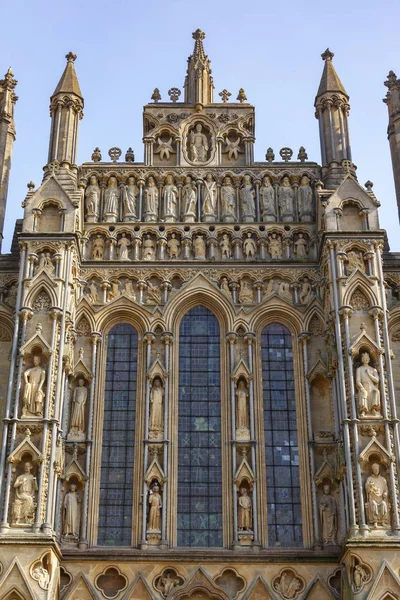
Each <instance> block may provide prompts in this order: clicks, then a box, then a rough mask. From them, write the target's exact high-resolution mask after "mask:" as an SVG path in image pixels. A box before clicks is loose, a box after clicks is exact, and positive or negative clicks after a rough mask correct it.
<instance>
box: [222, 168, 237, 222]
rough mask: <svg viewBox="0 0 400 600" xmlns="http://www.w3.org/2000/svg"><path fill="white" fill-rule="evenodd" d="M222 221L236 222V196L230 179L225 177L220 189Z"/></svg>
mask: <svg viewBox="0 0 400 600" xmlns="http://www.w3.org/2000/svg"><path fill="white" fill-rule="evenodd" d="M221 207H222V220H223V221H224V223H233V222H234V221H236V213H235V211H236V194H235V188H234V187H233V185H232V179H231V178H230V177H225V178H224V182H223V185H222V187H221Z"/></svg>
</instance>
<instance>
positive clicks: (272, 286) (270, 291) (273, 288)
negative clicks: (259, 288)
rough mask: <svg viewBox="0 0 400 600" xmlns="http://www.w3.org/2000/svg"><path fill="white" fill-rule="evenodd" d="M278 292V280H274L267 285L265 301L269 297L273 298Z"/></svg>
mask: <svg viewBox="0 0 400 600" xmlns="http://www.w3.org/2000/svg"><path fill="white" fill-rule="evenodd" d="M276 291H277V280H276V279H274V278H272V279H270V280H269V281H268V283H267V287H266V288H265V292H264V295H263V300H266V299H267V298H269V296H272V294H275V293H276Z"/></svg>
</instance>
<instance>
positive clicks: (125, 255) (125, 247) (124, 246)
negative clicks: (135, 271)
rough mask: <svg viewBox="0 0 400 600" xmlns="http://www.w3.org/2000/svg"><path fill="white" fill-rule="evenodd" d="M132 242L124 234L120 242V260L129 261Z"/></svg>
mask: <svg viewBox="0 0 400 600" xmlns="http://www.w3.org/2000/svg"><path fill="white" fill-rule="evenodd" d="M130 245H131V243H130V241H129V239H128V238H127V237H126V233H122V235H121V237H120V239H119V240H118V259H119V260H129V248H130Z"/></svg>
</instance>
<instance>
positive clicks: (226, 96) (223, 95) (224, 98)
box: [218, 90, 232, 104]
mask: <svg viewBox="0 0 400 600" xmlns="http://www.w3.org/2000/svg"><path fill="white" fill-rule="evenodd" d="M218 96H220V97H221V99H222V102H223V103H224V104H225V103H226V102H228V100H229V98H230V97H231V96H232V94H231V93H230V92H228V90H222V92H220V93H219V94H218Z"/></svg>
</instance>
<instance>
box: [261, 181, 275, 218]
mask: <svg viewBox="0 0 400 600" xmlns="http://www.w3.org/2000/svg"><path fill="white" fill-rule="evenodd" d="M260 207H261V213H262V220H263V221H264V222H273V221H276V208H275V190H274V188H273V187H272V183H271V179H270V177H268V176H266V177H264V178H263V180H262V186H261V188H260Z"/></svg>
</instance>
